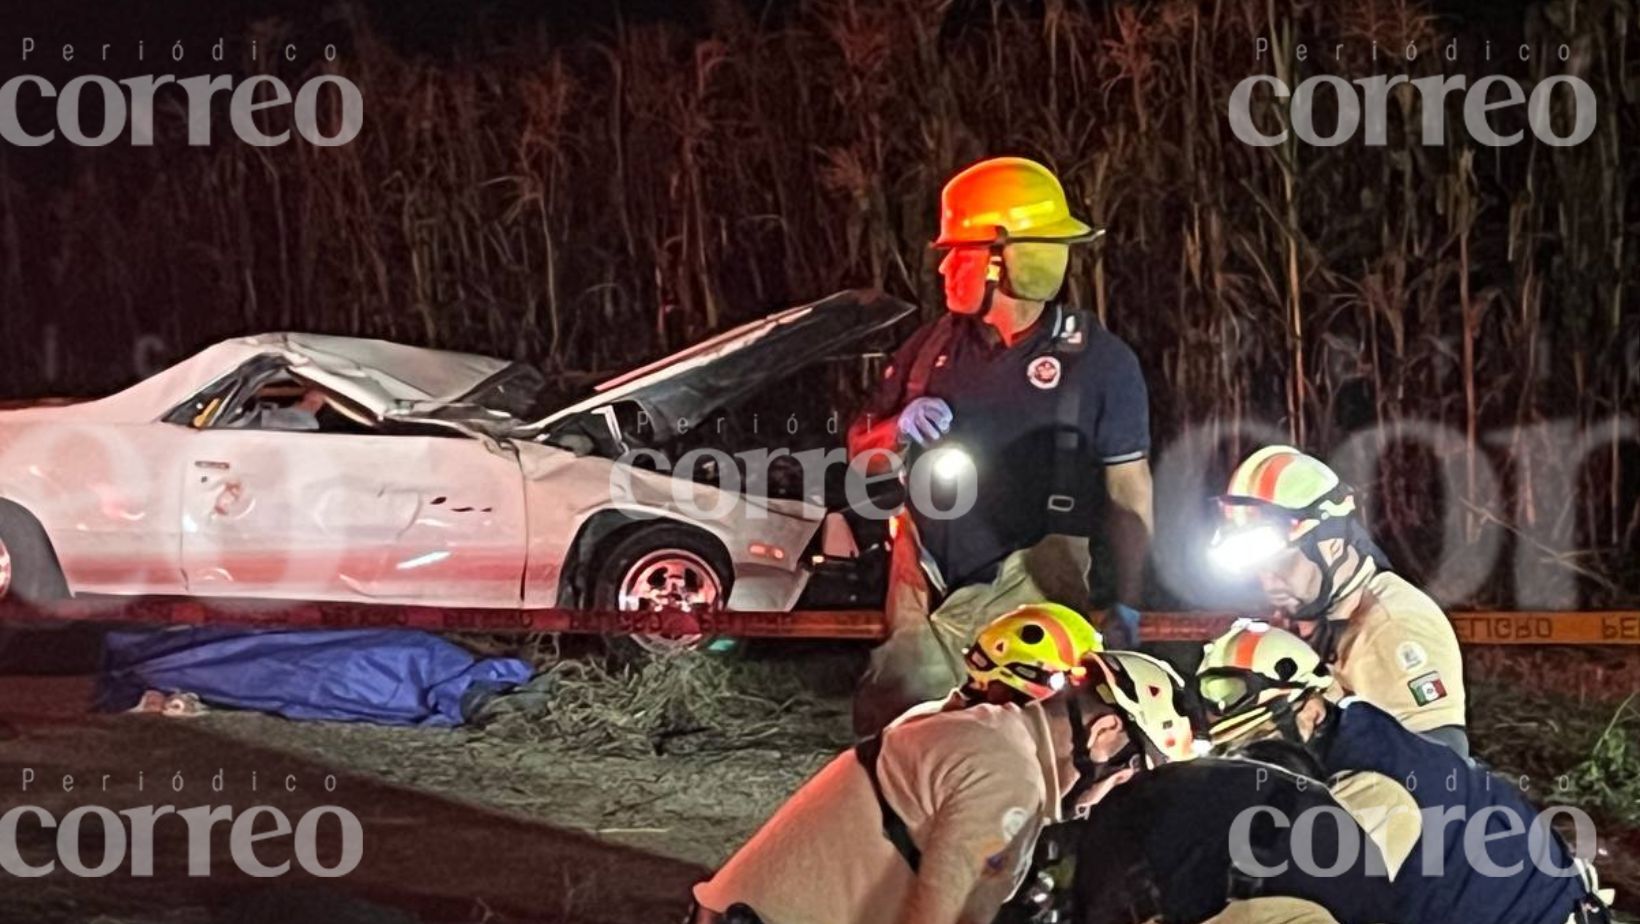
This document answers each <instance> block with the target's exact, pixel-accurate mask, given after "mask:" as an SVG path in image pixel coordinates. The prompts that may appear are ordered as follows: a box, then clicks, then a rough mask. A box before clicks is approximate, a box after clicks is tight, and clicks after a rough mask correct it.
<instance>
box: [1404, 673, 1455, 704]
mask: <svg viewBox="0 0 1640 924" xmlns="http://www.w3.org/2000/svg"><path fill="white" fill-rule="evenodd" d="M1407 689H1409V690H1411V691H1412V699H1413V701H1414V702H1416V703H1417V704H1418V705H1420V706H1427V705H1429V704H1430V703H1433V702H1435V701H1437V700H1442V699H1445V698H1446V684H1445V683H1443V682H1441V674H1440V672H1439V671H1430V672H1429V673H1427V674H1424V675H1423V676H1422V677H1417V678H1414V679H1413V680H1412V681H1410V682H1409V683H1408V684H1407Z"/></svg>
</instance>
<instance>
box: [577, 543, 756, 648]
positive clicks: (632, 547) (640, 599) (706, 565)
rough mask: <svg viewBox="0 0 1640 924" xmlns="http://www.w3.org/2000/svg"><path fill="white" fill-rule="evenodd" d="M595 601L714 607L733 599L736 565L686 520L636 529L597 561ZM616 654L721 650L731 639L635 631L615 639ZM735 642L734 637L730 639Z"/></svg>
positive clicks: (607, 605) (633, 606)
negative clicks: (647, 633)
mask: <svg viewBox="0 0 1640 924" xmlns="http://www.w3.org/2000/svg"><path fill="white" fill-rule="evenodd" d="M596 573H597V577H596V578H595V579H594V581H593V586H592V604H593V606H595V607H597V608H598V609H607V610H619V611H622V612H628V613H641V612H646V611H654V610H663V609H684V610H715V609H723V608H724V607H725V606H727V605H728V602H729V591H730V590H731V588H732V587H733V585H734V570H733V567H732V566H731V565H730V563H729V561H728V556H726V555H725V554H724V552H723V549H722V547H721V546H719V545H718V544H717V542H716V541H715V540H713V539H712V538H711V537H709V536H707V535H705V534H704V533H701V532H699V531H697V530H693V529H689V528H687V527H682V526H672V525H663V526H655V527H651V528H648V529H640V530H637V531H635V532H633V533H631V534H629V535H627V536H626V537H625V538H623V539H621V540H620V541H619V542H617V543H616V544H615V545H614V546H613V547H611V548H610V550H609V552H608V554H606V555H604V556H603V557H602V560H601V561H600V562H599V564H598V566H597V571H596ZM611 641H612V642H613V644H611V646H610V650H611V651H612V652H613V653H615V654H618V655H633V654H639V655H649V656H656V657H668V656H672V655H676V654H678V653H680V652H684V651H694V650H698V649H710V650H713V651H717V650H722V649H723V648H724V647H725V645H726V643H728V640H726V639H710V638H705V637H703V636H699V635H692V636H663V635H633V636H629V637H627V638H626V639H624V641H626V642H628V643H630V644H629V645H623V644H620V642H621V641H623V640H618V639H612V640H611ZM730 644H732V643H730Z"/></svg>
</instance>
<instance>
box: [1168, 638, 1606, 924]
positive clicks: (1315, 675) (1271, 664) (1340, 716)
mask: <svg viewBox="0 0 1640 924" xmlns="http://www.w3.org/2000/svg"><path fill="white" fill-rule="evenodd" d="M1197 682H1198V686H1199V689H1200V693H1201V698H1202V699H1203V700H1204V701H1205V702H1206V703H1207V704H1208V707H1209V711H1210V713H1212V714H1213V715H1214V717H1215V721H1214V724H1213V726H1212V731H1211V735H1212V741H1213V746H1214V749H1215V750H1221V749H1225V750H1228V749H1234V748H1235V747H1237V746H1241V745H1245V744H1246V743H1248V742H1253V741H1267V740H1270V739H1277V738H1279V739H1285V740H1287V741H1289V742H1292V743H1294V744H1301V745H1303V746H1304V748H1305V749H1306V750H1307V751H1308V752H1309V753H1310V754H1311V755H1313V756H1314V757H1315V759H1316V760H1317V762H1318V765H1319V767H1320V769H1321V771H1322V773H1323V774H1325V775H1327V776H1329V777H1330V776H1334V775H1337V774H1343V773H1352V772H1363V771H1365V772H1374V773H1378V774H1381V775H1383V776H1385V777H1388V778H1390V779H1392V780H1396V781H1398V782H1400V783H1401V785H1402V786H1404V787H1405V789H1406V791H1407V792H1408V793H1409V794H1410V795H1411V796H1412V798H1413V799H1414V800H1415V802H1416V804H1417V806H1418V811H1419V815H1420V816H1421V822H1422V826H1423V834H1422V836H1421V837H1420V838H1419V840H1418V843H1417V845H1416V846H1415V847H1414V848H1413V850H1412V853H1411V854H1410V855H1409V856H1408V857H1407V859H1406V862H1405V864H1404V865H1403V866H1402V868H1401V871H1400V873H1399V875H1397V876H1395V877H1394V879H1393V881H1392V882H1390V883H1389V884H1388V886H1387V888H1389V889H1390V890H1392V891H1393V892H1394V895H1395V900H1396V905H1397V907H1398V909H1399V911H1398V914H1397V915H1396V920H1398V921H1401V922H1404V924H1446V922H1451V921H1487V922H1492V924H1601V922H1607V921H1609V920H1610V918H1609V912H1608V910H1607V905H1608V904H1609V902H1610V901H1611V895H1610V893H1604V894H1602V893H1601V890H1600V887H1599V881H1598V878H1597V877H1596V875H1595V872H1594V868H1593V866H1591V865H1589V864H1588V863H1587V862H1586V860H1585V859H1583V858H1579V857H1577V856H1574V855H1573V853H1572V851H1571V849H1570V848H1569V847H1568V846H1567V844H1566V843H1565V842H1564V841H1562V840H1561V839H1560V837H1559V835H1557V834H1555V833H1554V832H1553V830H1552V829H1551V828H1550V827H1549V825H1548V820H1547V818H1545V817H1541V816H1540V815H1539V813H1538V812H1537V810H1536V809H1535V808H1534V807H1533V806H1532V804H1531V803H1530V802H1528V801H1527V799H1526V797H1525V796H1524V795H1522V794H1521V792H1520V791H1519V790H1518V789H1516V788H1515V787H1514V786H1512V785H1510V784H1509V783H1508V782H1506V781H1504V780H1503V779H1501V778H1498V777H1495V776H1493V775H1491V774H1490V773H1488V772H1487V771H1486V770H1485V769H1484V768H1482V767H1480V766H1478V765H1477V764H1475V763H1474V762H1472V761H1470V760H1468V759H1466V758H1464V757H1462V756H1460V755H1459V754H1458V753H1457V752H1455V751H1453V750H1452V749H1451V748H1450V747H1447V746H1445V745H1443V744H1439V743H1437V742H1434V741H1431V740H1429V739H1428V738H1426V737H1423V736H1421V735H1418V734H1416V733H1415V732H1413V731H1411V730H1409V729H1408V728H1407V727H1406V726H1404V725H1402V724H1401V723H1400V722H1399V721H1397V720H1396V718H1395V717H1394V716H1392V715H1390V714H1389V713H1388V712H1385V711H1384V710H1382V709H1380V708H1378V707H1377V706H1374V705H1373V704H1371V703H1368V702H1366V701H1364V700H1359V699H1354V698H1348V699H1345V700H1343V701H1342V702H1339V703H1335V702H1332V701H1330V700H1329V699H1327V698H1326V696H1325V693H1326V692H1327V691H1328V689H1329V688H1330V687H1331V686H1332V682H1333V678H1332V677H1331V676H1330V675H1329V674H1328V672H1327V668H1326V666H1325V665H1323V664H1322V662H1321V659H1320V658H1319V656H1317V655H1316V653H1315V652H1314V651H1313V650H1312V649H1311V648H1310V647H1309V646H1308V645H1307V644H1306V643H1305V642H1304V641H1303V640H1302V639H1300V638H1298V636H1296V635H1293V634H1292V633H1290V632H1286V631H1284V630H1281V629H1276V628H1273V627H1271V626H1269V625H1267V624H1264V623H1260V622H1254V621H1243V622H1242V623H1239V624H1238V625H1236V626H1235V627H1233V628H1232V629H1231V630H1230V632H1228V633H1226V634H1225V635H1224V636H1221V637H1220V638H1219V639H1217V640H1215V641H1213V642H1211V643H1209V645H1208V646H1207V650H1206V653H1205V656H1204V657H1203V659H1202V663H1201V667H1200V668H1199V669H1198V671H1197ZM1472 826H1477V827H1482V828H1483V830H1470V829H1471V827H1472Z"/></svg>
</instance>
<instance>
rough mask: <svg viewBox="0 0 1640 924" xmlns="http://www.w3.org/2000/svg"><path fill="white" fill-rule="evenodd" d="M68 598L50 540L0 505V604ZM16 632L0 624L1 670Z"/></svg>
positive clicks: (18, 510) (16, 510)
mask: <svg viewBox="0 0 1640 924" xmlns="http://www.w3.org/2000/svg"><path fill="white" fill-rule="evenodd" d="M67 596H68V585H67V583H66V582H64V580H63V572H62V569H60V568H58V567H57V556H56V554H54V553H53V552H52V551H51V541H50V540H49V539H47V538H46V534H45V530H43V529H41V528H40V524H39V523H37V522H35V520H34V518H33V517H31V516H29V515H28V514H27V513H25V512H23V510H22V508H20V507H17V506H15V505H13V504H8V503H4V502H0V602H5V601H10V600H22V601H25V602H28V603H43V602H47V601H51V600H61V599H63V598H64V597H67ZM15 635H16V630H13V629H10V628H7V627H6V625H5V624H4V623H0V667H5V666H8V665H7V658H6V656H7V654H8V653H9V652H8V651H7V649H8V648H10V647H11V642H12V639H13V637H14V636H15Z"/></svg>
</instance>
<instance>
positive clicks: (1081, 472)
mask: <svg viewBox="0 0 1640 924" xmlns="http://www.w3.org/2000/svg"><path fill="white" fill-rule="evenodd" d="M1068 313H1071V312H1070V310H1069V309H1067V308H1064V307H1062V306H1059V305H1049V306H1047V308H1045V309H1044V310H1043V313H1042V317H1041V318H1040V319H1039V320H1038V321H1037V322H1036V324H1035V325H1034V326H1033V327H1032V329H1031V330H1030V331H1028V332H1027V333H1026V334H1025V336H1024V337H1023V338H1022V339H1021V340H1020V341H1019V342H1018V343H1015V344H1014V345H1013V346H1011V347H1010V346H1006V345H1004V344H1003V343H1002V342H1001V340H1000V338H998V337H997V336H996V333H995V331H994V330H993V329H990V328H988V326H987V325H986V324H985V323H984V322H983V321H981V320H979V319H978V318H971V317H953V318H952V319H951V336H950V338H949V340H948V341H947V342H946V343H944V344H943V345H937V344H936V345H935V348H937V349H938V353H937V354H936V355H935V356H934V357H933V359H932V361H931V364H930V366H929V371H928V375H927V385H926V389H925V391H924V394H925V395H929V396H933V397H937V398H943V399H944V400H945V402H946V403H947V404H949V405H950V406H951V411H952V418H953V419H952V424H951V430H950V432H949V433H947V434H946V436H945V438H944V439H942V440H941V441H940V444H936V445H941V444H948V443H949V444H956V445H959V446H961V447H962V448H963V449H964V450H966V451H967V452H968V453H969V455H970V456H972V457H973V459H974V469H975V478H976V481H977V484H976V494H975V504H974V506H973V508H972V509H971V510H969V511H968V512H967V513H966V514H964V515H963V516H961V517H957V518H954V519H939V518H935V517H931V516H928V515H926V512H925V511H921V510H918V509H916V505H915V504H911V505H908V507H909V508H910V509H911V515H912V520H913V522H914V523H915V524H916V527H917V535H918V537H919V539H920V540H921V541H922V544H923V547H924V548H925V549H926V550H927V551H928V552H929V554H930V555H932V557H933V559H934V561H935V562H936V563H938V565H939V567H940V572H941V574H942V576H943V577H944V578H945V582H946V585H947V587H948V588H950V589H954V588H956V587H960V586H962V585H964V584H969V583H978V582H981V581H985V580H989V579H990V577H991V576H992V575H993V574H994V571H995V566H996V565H997V563H999V562H1000V561H1001V560H1002V558H1004V557H1005V556H1007V555H1008V554H1009V553H1010V552H1013V551H1016V550H1018V549H1023V548H1028V547H1030V546H1032V545H1035V544H1036V543H1037V542H1038V541H1039V540H1041V538H1042V537H1043V536H1044V535H1045V534H1046V528H1047V521H1048V515H1047V504H1048V496H1049V494H1050V493H1052V492H1051V491H1050V486H1051V483H1052V480H1053V466H1054V439H1053V437H1054V431H1055V429H1056V428H1057V423H1058V420H1059V416H1060V406H1059V401H1060V400H1061V395H1060V392H1061V390H1062V389H1076V390H1077V391H1078V392H1079V400H1078V402H1077V414H1076V421H1077V427H1078V429H1079V430H1080V432H1081V450H1080V453H1079V457H1078V458H1077V459H1076V461H1075V465H1074V469H1075V470H1074V472H1073V473H1072V476H1073V477H1074V479H1075V490H1076V501H1077V508H1076V511H1075V512H1074V515H1073V517H1074V522H1075V523H1076V524H1077V526H1076V529H1075V532H1074V534H1075V535H1080V536H1087V535H1091V534H1092V529H1093V525H1094V524H1093V516H1092V508H1093V506H1094V499H1095V498H1097V497H1099V496H1100V494H1099V490H1100V483H1099V481H1098V479H1097V475H1098V473H1099V470H1100V468H1101V467H1102V466H1104V465H1115V464H1120V463H1123V462H1132V461H1136V460H1138V459H1142V458H1144V457H1145V456H1146V455H1147V454H1148V453H1149V452H1150V403H1149V396H1148V394H1147V392H1146V390H1145V381H1144V376H1143V375H1142V374H1141V372H1140V371H1139V361H1138V359H1137V358H1136V357H1135V356H1134V355H1133V350H1132V349H1130V348H1129V347H1128V345H1127V344H1126V343H1124V342H1122V340H1121V339H1120V338H1118V337H1117V336H1116V335H1115V334H1112V333H1111V332H1109V331H1107V330H1105V329H1104V328H1103V327H1101V326H1100V325H1099V324H1098V321H1097V320H1096V319H1094V318H1093V317H1092V316H1091V315H1089V314H1086V313H1079V316H1080V318H1081V319H1083V323H1082V325H1081V326H1082V329H1083V333H1084V335H1085V337H1086V340H1087V342H1086V344H1085V346H1084V347H1083V348H1082V349H1080V350H1079V351H1074V352H1066V351H1056V350H1055V348H1054V347H1055V336H1056V334H1057V333H1058V331H1059V330H1060V325H1061V324H1062V323H1064V320H1065V317H1066V315H1067V314H1068ZM938 327H939V321H934V322H930V323H928V324H925V325H923V326H922V327H921V328H919V329H918V330H917V331H916V332H915V333H914V334H912V335H911V336H910V337H909V338H907V340H906V342H905V343H904V344H902V345H901V346H900V348H899V350H897V351H896V352H895V354H894V359H893V361H892V362H891V363H890V364H889V366H888V368H887V369H886V370H885V372H884V376H883V382H882V385H881V386H880V387H879V389H878V391H877V394H876V395H875V397H874V398H873V400H872V401H871V402H870V404H869V406H868V407H867V413H868V414H870V415H872V417H873V418H875V419H877V420H881V419H882V418H884V417H886V416H889V415H894V414H898V413H899V412H900V410H901V409H902V408H904V407H905V405H906V404H907V403H908V402H909V401H910V399H911V398H913V397H917V396H915V395H908V394H907V393H906V388H907V383H908V378H909V376H910V373H911V370H912V367H913V365H914V364H915V363H916V361H917V356H918V354H919V353H921V352H922V351H923V349H924V348H925V347H926V346H928V345H929V344H930V341H931V339H934V334H935V331H936V330H937V329H938ZM913 459H915V454H913ZM934 499H935V502H936V504H937V505H940V506H946V507H949V503H950V499H948V498H941V497H939V496H937V495H936V497H935V498H934Z"/></svg>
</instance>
